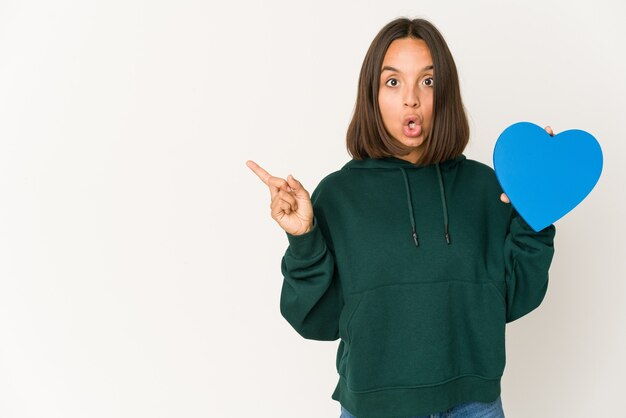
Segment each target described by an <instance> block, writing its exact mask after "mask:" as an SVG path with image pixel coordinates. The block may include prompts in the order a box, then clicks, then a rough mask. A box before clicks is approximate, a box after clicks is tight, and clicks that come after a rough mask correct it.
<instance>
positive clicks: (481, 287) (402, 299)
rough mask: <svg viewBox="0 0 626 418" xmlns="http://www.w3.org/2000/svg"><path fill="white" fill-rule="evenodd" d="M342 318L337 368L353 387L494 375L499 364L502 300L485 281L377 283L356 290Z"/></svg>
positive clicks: (502, 359) (502, 360) (413, 384)
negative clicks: (358, 294)
mask: <svg viewBox="0 0 626 418" xmlns="http://www.w3.org/2000/svg"><path fill="white" fill-rule="evenodd" d="M345 324H346V332H347V338H348V343H349V344H347V346H349V348H348V351H349V354H347V355H345V356H343V359H342V360H343V363H345V364H344V366H343V367H342V368H343V369H345V378H346V380H347V385H348V387H349V388H350V390H352V391H354V392H366V391H372V390H379V389H384V388H391V387H394V388H397V387H416V386H427V385H434V384H440V383H443V382H445V381H447V380H451V379H454V378H456V377H460V376H463V375H473V376H477V377H482V378H486V379H495V378H498V377H500V376H501V375H502V372H503V370H504V363H505V352H504V350H505V347H504V330H505V306H504V304H503V303H502V298H501V296H500V294H499V292H498V291H497V290H496V289H495V288H494V287H493V286H492V285H491V284H490V283H475V282H466V281H447V282H437V283H409V284H398V285H388V286H382V287H378V288H375V289H371V290H369V291H367V292H365V293H363V294H362V297H361V299H360V300H359V301H358V303H357V304H356V306H355V309H354V312H353V314H352V315H351V316H350V318H347V319H346V322H345ZM344 348H345V347H344ZM344 354H346V352H345V351H344Z"/></svg>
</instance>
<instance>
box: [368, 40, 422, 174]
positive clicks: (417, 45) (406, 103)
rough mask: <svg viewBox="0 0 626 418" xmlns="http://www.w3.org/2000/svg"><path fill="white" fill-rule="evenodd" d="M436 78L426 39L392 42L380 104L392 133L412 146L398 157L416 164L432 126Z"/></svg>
mask: <svg viewBox="0 0 626 418" xmlns="http://www.w3.org/2000/svg"><path fill="white" fill-rule="evenodd" d="M433 77H434V72H433V60H432V58H431V56H430V50H429V49H428V46H427V45H426V42H425V41H423V40H422V39H413V38H402V39H396V40H394V41H393V42H391V44H390V45H389V48H388V49H387V52H386V53H385V58H384V59H383V66H382V70H381V75H380V89H379V90H378V106H379V107H380V113H381V115H382V118H383V123H384V125H385V128H387V131H388V132H389V133H390V134H391V136H393V137H394V138H395V139H396V140H397V141H400V142H401V143H403V144H405V145H408V146H410V147H412V148H413V150H412V151H411V152H410V153H409V154H408V155H403V156H397V157H398V158H402V159H404V160H407V161H411V162H413V163H415V162H416V161H417V160H418V158H419V156H420V155H421V154H422V152H423V149H424V139H425V138H426V136H427V135H428V133H429V132H430V129H431V126H432V125H431V124H432V119H433V96H434V78H433ZM411 120H412V121H414V123H410V121H411Z"/></svg>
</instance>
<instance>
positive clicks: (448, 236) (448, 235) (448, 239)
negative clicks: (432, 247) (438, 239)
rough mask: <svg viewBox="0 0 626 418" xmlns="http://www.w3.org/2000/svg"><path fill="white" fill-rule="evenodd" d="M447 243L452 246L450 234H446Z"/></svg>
mask: <svg viewBox="0 0 626 418" xmlns="http://www.w3.org/2000/svg"><path fill="white" fill-rule="evenodd" d="M446 242H447V243H448V245H450V234H448V233H447V232H446Z"/></svg>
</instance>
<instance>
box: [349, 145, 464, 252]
mask: <svg viewBox="0 0 626 418" xmlns="http://www.w3.org/2000/svg"><path fill="white" fill-rule="evenodd" d="M465 159H466V157H465V155H464V154H460V155H458V156H457V157H454V158H450V159H448V160H446V161H442V162H439V163H435V164H430V165H418V164H413V163H412V162H410V161H406V160H403V159H401V158H397V157H383V158H366V159H363V160H355V159H352V160H350V161H348V162H347V163H346V164H345V165H344V166H343V167H342V169H348V170H360V169H365V170H367V169H386V170H398V172H399V177H398V180H400V179H402V180H403V181H404V186H405V189H406V197H407V208H408V211H409V218H410V219H411V229H412V231H411V235H412V237H413V243H414V244H415V246H416V247H419V238H418V234H417V231H416V230H415V215H414V213H413V204H412V203H411V187H410V185H409V180H408V178H407V175H406V170H421V169H425V168H428V167H431V166H433V165H434V166H435V169H436V170H437V178H438V179H439V194H440V195H441V210H442V213H443V237H444V239H445V240H446V243H447V244H448V245H450V243H451V240H450V228H449V227H450V225H449V223H448V206H447V203H446V193H445V188H444V183H443V177H442V175H441V171H442V170H444V171H445V170H450V169H452V168H454V167H455V166H456V165H457V164H459V163H461V162H462V161H463V160H465ZM400 174H401V176H400Z"/></svg>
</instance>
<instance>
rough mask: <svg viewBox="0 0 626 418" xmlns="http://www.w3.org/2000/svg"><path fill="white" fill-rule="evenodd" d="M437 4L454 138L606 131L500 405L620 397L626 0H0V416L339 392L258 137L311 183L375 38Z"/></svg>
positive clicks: (342, 156) (259, 409)
mask: <svg viewBox="0 0 626 418" xmlns="http://www.w3.org/2000/svg"><path fill="white" fill-rule="evenodd" d="M400 16H408V17H411V18H415V17H423V18H427V19H429V20H431V21H432V22H433V23H434V24H435V25H436V26H437V27H438V28H439V29H440V30H441V32H442V33H443V35H444V37H445V39H446V40H447V42H448V44H449V47H450V49H451V51H452V54H453V56H454V58H455V60H456V64H457V68H458V70H459V74H460V81H461V89H462V95H463V99H464V103H465V106H466V108H467V111H468V115H469V118H470V127H471V139H470V144H469V146H468V148H467V149H466V152H465V154H466V156H467V157H468V158H471V159H475V160H478V161H481V162H484V163H486V164H488V165H491V166H492V152H493V147H494V144H495V141H496V139H497V137H498V135H499V134H500V133H501V132H502V131H503V130H504V129H505V128H506V127H507V126H509V125H510V124H512V123H514V122H517V121H531V122H534V123H536V124H538V125H540V126H546V125H550V126H551V127H552V128H553V130H554V132H555V133H556V134H558V133H559V132H562V131H564V130H568V129H583V130H586V131H588V132H590V133H592V134H593V135H594V136H595V137H596V138H597V139H598V141H599V142H600V143H601V145H602V148H603V152H604V171H603V174H602V177H601V179H600V181H599V183H598V184H597V186H596V187H595V189H594V190H593V191H592V192H591V194H590V195H589V196H588V197H587V199H586V200H585V201H583V202H582V203H581V204H580V205H579V206H577V207H576V208H575V209H574V210H573V211H572V212H570V213H569V214H568V215H567V216H566V217H564V218H562V219H560V220H559V221H557V222H556V224H555V225H556V228H557V235H556V238H555V256H554V260H553V264H552V267H551V270H550V285H549V288H548V293H547V295H546V297H545V299H544V301H543V303H542V305H541V306H540V307H539V308H538V309H537V310H535V311H533V312H532V313H530V314H529V315H527V316H525V317H523V318H521V319H520V320H518V321H515V322H513V323H511V324H509V325H508V326H507V365H506V369H505V374H504V377H503V381H502V400H503V405H504V409H505V412H506V415H507V417H508V418H525V417H555V416H559V417H572V418H578V417H580V418H582V417H588V416H623V415H620V414H623V412H622V411H623V405H622V404H623V399H622V398H623V395H624V393H625V389H624V388H625V386H624V383H623V376H624V375H626V360H625V356H624V353H625V352H626V337H625V332H624V329H626V327H625V326H624V324H625V322H626V304H625V303H624V296H625V295H626V284H625V281H624V277H625V276H626V268H625V263H624V258H625V254H626V251H625V250H626V245H625V244H624V235H625V233H626V228H625V222H624V221H623V218H622V213H623V212H624V209H625V208H624V203H625V202H624V200H625V198H624V193H623V188H622V185H623V182H624V180H625V179H626V168H624V167H625V166H626V165H625V164H623V163H622V160H621V158H622V157H623V156H624V153H625V151H626V147H625V145H624V141H625V140H626V137H625V135H624V132H625V130H624V125H623V124H624V121H625V118H624V115H623V112H624V108H625V106H624V97H626V83H625V82H624V74H626V59H625V58H624V53H623V51H624V46H625V45H624V40H625V39H626V29H625V26H624V25H623V18H624V16H626V6H625V5H624V2H621V1H618V0H614V1H610V0H598V1H593V2H589V1H573V2H572V1H558V2H556V1H553V2H548V1H538V0H532V1H524V2H515V3H513V2H510V1H484V0H483V1H474V2H461V1H458V2H450V1H438V2H420V1H382V2H381V1H355V0H352V1H343V2H338V1H333V2H329V1H265V2H255V1H244V2H228V3H227V2H223V3H218V2H209V1H199V0H198V1H177V2H173V1H172V2H164V1H147V0H144V1H140V0H126V1H104V0H100V1H95V0H82V1H78V0H75V1H71V0H60V1H56V2H47V1H2V2H0V416H2V417H9V418H26V417H33V418H34V417H37V418H39V417H59V418H61V417H62V418H71V417H76V418H78V417H80V418H82V417H92V418H97V417H154V418H156V417H183V416H184V417H244V416H259V417H272V418H276V417H285V418H287V417H311V418H319V417H337V416H339V412H340V406H339V404H338V403H337V402H336V401H334V400H332V399H331V397H330V396H331V393H332V391H333V389H334V387H335V384H336V382H337V378H338V375H337V373H336V371H335V353H336V349H337V345H338V343H339V342H338V341H333V342H319V341H311V340H305V339H303V338H302V337H300V336H299V335H298V334H297V333H296V332H295V331H294V330H293V329H292V328H291V327H290V325H289V324H288V323H287V322H286V321H285V320H284V318H282V316H281V314H280V311H279V298H280V289H281V285H282V275H281V272H280V261H281V257H282V256H283V254H284V252H285V250H286V248H287V245H288V242H287V238H286V235H285V233H284V231H283V230H282V229H280V227H279V226H278V224H276V222H275V221H274V220H273V219H271V217H270V209H269V203H270V195H269V191H268V189H267V187H266V186H265V185H264V184H263V183H262V182H261V181H260V180H259V179H258V178H257V177H256V176H255V175H254V173H253V172H252V171H250V169H249V168H248V167H246V165H245V162H246V160H248V159H252V160H254V161H256V162H257V163H259V164H261V166H262V167H264V168H265V169H266V170H268V171H269V172H270V173H272V174H273V175H276V176H280V177H286V176H287V175H288V174H290V173H291V174H293V175H294V176H295V177H296V178H297V179H299V180H300V181H301V182H302V183H303V184H304V186H305V187H306V188H307V189H308V190H309V191H312V190H313V189H314V188H315V186H316V185H317V184H318V182H319V181H320V180H321V179H322V178H323V177H324V176H326V175H327V174H329V173H331V172H333V171H335V170H338V169H339V168H340V167H341V166H342V165H343V164H345V162H347V161H348V160H349V159H350V156H349V155H348V153H347V151H346V148H345V133H346V129H347V126H348V123H349V121H350V118H351V115H352V112H353V108H354V101H355V98H356V85H357V80H358V74H359V70H360V67H361V63H362V61H363V58H364V56H365V52H366V50H367V48H368V46H369V44H370V42H371V41H372V39H373V38H374V36H375V35H376V33H377V32H378V30H380V28H382V27H383V26H384V25H385V24H386V23H387V22H389V21H390V20H392V19H395V18H396V17H400Z"/></svg>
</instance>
